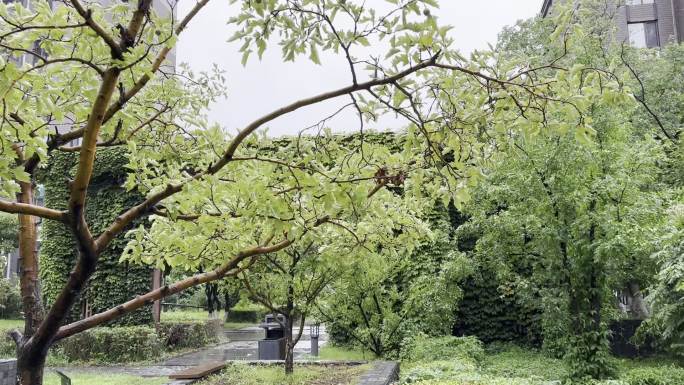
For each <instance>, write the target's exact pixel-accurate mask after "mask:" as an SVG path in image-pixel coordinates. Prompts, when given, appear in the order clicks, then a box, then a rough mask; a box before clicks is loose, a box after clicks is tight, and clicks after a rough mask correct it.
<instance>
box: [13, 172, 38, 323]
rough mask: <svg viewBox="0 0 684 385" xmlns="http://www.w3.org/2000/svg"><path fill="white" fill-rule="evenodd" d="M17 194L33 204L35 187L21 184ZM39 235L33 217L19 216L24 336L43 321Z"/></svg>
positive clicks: (24, 201)
mask: <svg viewBox="0 0 684 385" xmlns="http://www.w3.org/2000/svg"><path fill="white" fill-rule="evenodd" d="M20 188H21V192H20V193H19V194H17V201H19V202H20V203H26V204H33V185H32V184H31V182H22V183H21V184H20ZM37 246H38V234H37V231H36V220H35V218H34V217H33V216H31V215H22V214H20V215H19V256H20V262H19V263H20V266H21V273H20V276H19V279H20V287H21V289H20V290H21V298H22V305H23V312H24V319H25V323H24V335H25V336H31V335H33V333H35V331H36V329H37V328H38V326H39V325H40V323H41V322H42V320H43V308H42V305H41V299H40V287H39V284H38V282H39V281H38V279H39V278H38V269H39V267H38V247H37Z"/></svg>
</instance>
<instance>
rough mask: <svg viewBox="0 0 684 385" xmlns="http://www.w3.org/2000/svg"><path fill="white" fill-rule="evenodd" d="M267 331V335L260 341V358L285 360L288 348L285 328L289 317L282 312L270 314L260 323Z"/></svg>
mask: <svg viewBox="0 0 684 385" xmlns="http://www.w3.org/2000/svg"><path fill="white" fill-rule="evenodd" d="M259 327H260V328H262V329H264V330H265V331H266V337H265V338H264V339H263V340H261V341H259V359H260V360H284V359H285V350H286V344H287V341H286V338H285V328H286V327H288V324H287V319H286V318H285V316H283V315H282V314H277V315H275V314H268V315H266V317H265V319H264V323H262V324H261V325H259Z"/></svg>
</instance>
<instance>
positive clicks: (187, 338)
mask: <svg viewBox="0 0 684 385" xmlns="http://www.w3.org/2000/svg"><path fill="white" fill-rule="evenodd" d="M220 326H221V321H213V320H212V321H208V322H205V323H165V324H160V326H159V329H158V330H155V328H153V327H150V326H117V327H100V328H95V329H91V330H87V331H84V332H82V333H79V334H76V335H74V336H72V337H69V338H67V339H65V340H62V341H60V342H58V343H57V345H56V346H55V348H54V353H55V354H56V355H58V356H60V357H61V358H63V359H64V360H66V361H67V362H88V363H95V364H108V363H129V362H137V361H145V360H150V359H154V358H159V357H161V356H162V355H163V354H164V353H165V352H173V351H175V350H180V349H197V348H201V347H204V346H206V345H208V344H211V343H214V342H217V341H218V338H219V334H218V331H219V329H221V330H222V328H220Z"/></svg>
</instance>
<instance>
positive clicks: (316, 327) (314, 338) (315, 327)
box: [309, 322, 321, 357]
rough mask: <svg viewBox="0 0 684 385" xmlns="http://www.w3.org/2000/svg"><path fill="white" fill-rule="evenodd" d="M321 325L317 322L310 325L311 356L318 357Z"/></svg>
mask: <svg viewBox="0 0 684 385" xmlns="http://www.w3.org/2000/svg"><path fill="white" fill-rule="evenodd" d="M320 329H321V324H320V323H319V322H316V323H314V324H311V325H309V336H310V337H311V355H312V356H314V357H318V337H320V335H321V330H320Z"/></svg>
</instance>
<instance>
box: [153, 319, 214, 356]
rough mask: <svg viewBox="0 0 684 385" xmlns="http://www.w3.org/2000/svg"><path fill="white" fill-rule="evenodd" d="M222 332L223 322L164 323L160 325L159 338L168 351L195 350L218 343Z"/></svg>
mask: <svg viewBox="0 0 684 385" xmlns="http://www.w3.org/2000/svg"><path fill="white" fill-rule="evenodd" d="M217 324H218V325H217ZM220 330H222V321H221V320H211V321H207V322H204V323H198V322H190V323H163V324H161V325H159V336H160V338H161V341H162V343H163V345H164V346H165V347H166V348H167V349H168V350H177V349H188V348H191V349H194V348H201V347H203V346H206V345H208V344H210V343H214V342H216V341H218V337H219V336H218V333H219V332H220Z"/></svg>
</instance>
